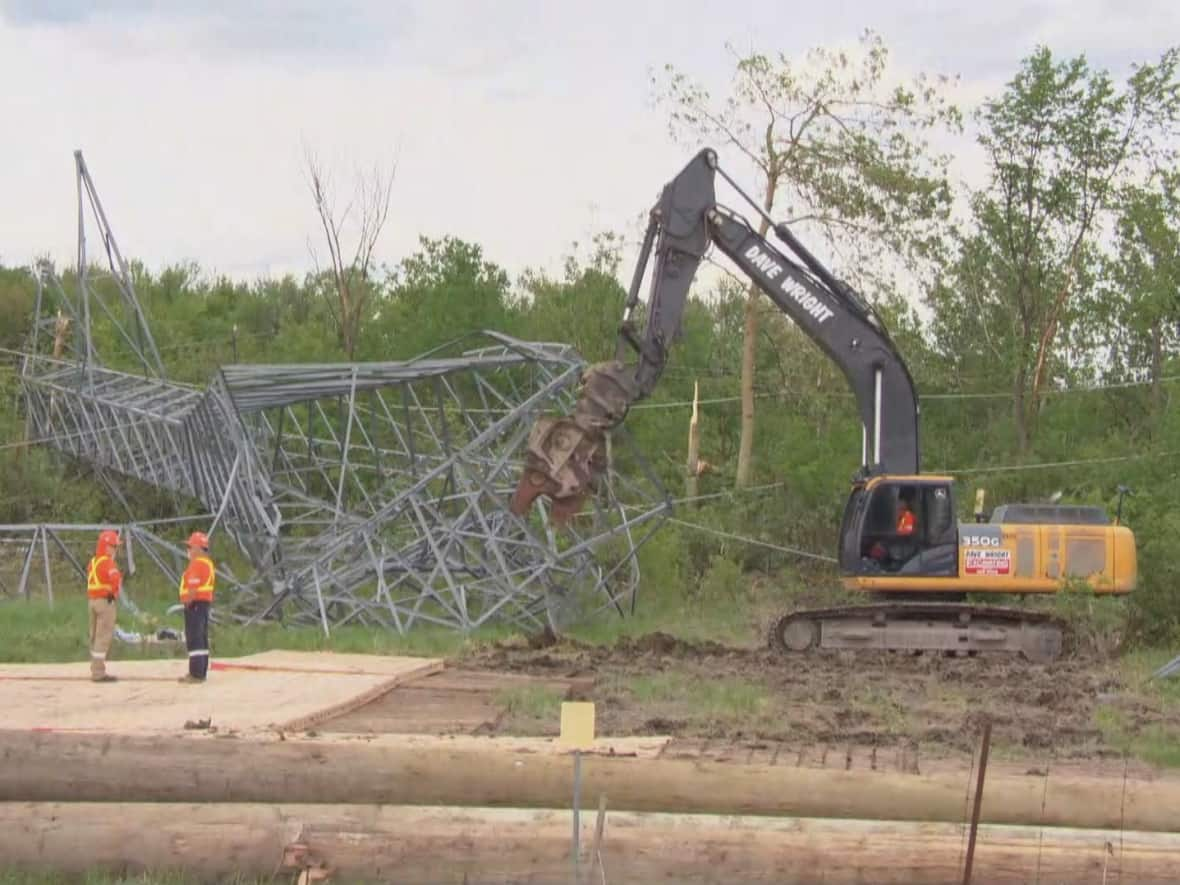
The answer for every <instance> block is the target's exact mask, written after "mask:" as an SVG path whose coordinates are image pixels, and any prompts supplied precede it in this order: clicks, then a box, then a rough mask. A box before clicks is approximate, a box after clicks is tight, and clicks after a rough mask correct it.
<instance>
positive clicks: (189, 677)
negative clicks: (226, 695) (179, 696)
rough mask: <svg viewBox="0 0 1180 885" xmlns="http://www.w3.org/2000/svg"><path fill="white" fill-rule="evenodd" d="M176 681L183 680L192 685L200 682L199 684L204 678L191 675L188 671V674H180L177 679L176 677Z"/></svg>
mask: <svg viewBox="0 0 1180 885" xmlns="http://www.w3.org/2000/svg"><path fill="white" fill-rule="evenodd" d="M176 681H177V682H184V683H188V684H190V685H192V684H196V685H200V684H201V683H202V682H204V681H205V680H204V679H200V678H198V677H196V676H193V675H192V674H191V673H190V674H188V675H187V676H181V677H180V678H179V679H177V680H176Z"/></svg>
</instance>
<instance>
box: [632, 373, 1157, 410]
mask: <svg viewBox="0 0 1180 885" xmlns="http://www.w3.org/2000/svg"><path fill="white" fill-rule="evenodd" d="M1173 381H1180V375H1166V376H1164V377H1162V378H1160V379H1159V383H1161V384H1169V383H1171V382H1173ZM1151 384H1152V382H1151V381H1119V382H1112V383H1110V384H1095V385H1092V386H1090V387H1068V388H1062V389H1058V390H1043V391H1041V395H1042V396H1061V395H1064V394H1070V393H1094V392H1101V391H1103V390H1123V389H1126V388H1130V387H1148V386H1150V385H1151ZM809 396H815V397H823V398H829V397H831V398H838V399H848V398H851V397H852V396H853V395H852V394H851V393H813V394H809ZM1014 396H1015V394H1013V393H1012V392H1010V391H1009V392H997V393H926V394H922V395H920V396H919V397H918V401H919V402H925V401H926V400H936V399H938V400H969V399H1012V398H1013V397H1014ZM788 398H789V396H788V394H785V393H779V392H763V393H755V394H754V399H788ZM741 399H742V398H741V397H740V396H719V397H711V398H709V399H702V400H698V401H697V402H698V405H702V406H704V405H719V404H722V403H736V402H741ZM692 402H693V401H692V400H690V399H685V400H671V401H668V402H648V403H636V404H635V405H633V406H632V407H631V409H632V411H634V410H636V409H675V408H682V407H686V406H691V405H692Z"/></svg>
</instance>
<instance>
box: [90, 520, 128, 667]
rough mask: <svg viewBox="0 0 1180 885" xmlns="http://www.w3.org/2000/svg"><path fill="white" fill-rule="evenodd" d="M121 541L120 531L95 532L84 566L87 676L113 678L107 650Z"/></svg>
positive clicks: (112, 631) (118, 582)
mask: <svg viewBox="0 0 1180 885" xmlns="http://www.w3.org/2000/svg"><path fill="white" fill-rule="evenodd" d="M121 543H122V542H121V541H120V540H119V533H118V532H114V531H111V530H110V529H106V530H104V531H101V532H99V533H98V543H97V544H95V546H94V556H93V557H91V559H90V565H89V566H88V567H87V569H86V600H87V603H88V605H89V607H90V678H91V679H93V680H94V681H95V682H115V681H116V680H115V677H114V676H111V675H110V674H109V673H107V652H108V651H110V649H111V640H112V639H113V638H114V636H115V620H116V611H117V609H118V599H119V591H120V590H121V589H122V587H123V575H122V573H121V572H120V571H119V567H118V566H117V565H116V564H115V551H116V550H117V549H118V547H119V546H120V544H121Z"/></svg>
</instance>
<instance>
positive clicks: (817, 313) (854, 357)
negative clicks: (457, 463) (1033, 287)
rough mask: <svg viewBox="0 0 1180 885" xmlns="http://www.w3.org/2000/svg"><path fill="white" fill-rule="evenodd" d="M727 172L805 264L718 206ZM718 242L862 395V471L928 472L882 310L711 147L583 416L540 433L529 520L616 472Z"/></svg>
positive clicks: (594, 372)
mask: <svg viewBox="0 0 1180 885" xmlns="http://www.w3.org/2000/svg"><path fill="white" fill-rule="evenodd" d="M718 175H720V176H722V177H723V178H724V179H725V180H726V181H727V182H728V183H729V184H730V185H732V186H733V188H734V189H735V190H736V191H737V192H738V193H739V194H740V195H741V196H742V197H743V198H744V199H745V200H746V201H747V202H748V203H749V204H750V205H751V206H753V208H754V209H755V211H756V212H758V213H759V215H761V216H762V217H763V218H764V219H765V221H766V223H767V226H768V228H769V229H772V230H773V231H774V233H775V236H776V237H777V238H778V239H779V240H780V241H781V242H782V243H783V244H784V245H785V246H786V247H787V251H789V252H790V253H791V254H792V255H793V256H794V258H791V257H788V255H787V254H786V253H785V252H784V251H782V250H780V249H778V248H776V247H775V246H773V245H772V244H771V243H769V242H768V241H767V240H766V239H765V237H763V236H762V235H761V234H759V233H758V231H757V230H755V229H754V228H753V227H751V225H750V224H749V223H748V222H747V221H746V220H745V219H744V218H742V216H740V215H739V214H737V213H736V212H733V211H732V210H730V209H727V208H726V207H724V206H722V205H720V204H718V203H717V201H716V196H715V188H716V179H717V176H718ZM710 246H716V248H717V249H718V250H720V251H721V252H723V253H724V254H725V255H727V256H728V257H729V258H730V259H731V260H732V261H733V262H734V264H735V265H737V267H738V268H740V269H741V271H742V272H743V273H745V274H746V276H748V277H749V278H750V279H751V280H752V281H753V282H754V284H755V285H757V286H758V287H759V288H760V289H761V290H762V291H763V292H765V293H766V295H767V296H768V297H769V298H770V300H771V301H772V302H773V303H774V304H775V306H776V307H778V308H779V310H781V311H782V312H783V313H784V314H786V315H787V316H788V317H790V318H791V319H792V320H793V321H794V322H795V323H796V324H797V325H798V326H799V327H800V328H801V329H802V330H803V331H804V332H805V333H806V334H807V335H808V336H809V337H810V338H811V339H812V340H813V341H815V343H816V344H817V345H819V347H820V348H821V349H822V350H823V352H824V353H825V354H827V356H828V357H829V358H830V359H831V360H833V361H834V362H835V363H836V364H837V365H838V366H839V367H840V369H841V370H842V371H843V373H844V375H845V377H846V378H847V380H848V383H849V385H850V386H851V387H852V390H853V392H854V394H855V396H856V400H857V405H858V409H859V412H860V416H861V422H862V425H863V428H864V436H863V439H864V442H863V447H862V457H861V473H862V476H870V475H874V474H878V473H890V474H908V475H913V474H916V473H918V470H919V457H918V401H917V395H916V393H915V389H914V383H913V379H912V378H911V376H910V373H909V370H908V369H907V368H906V365H905V362H904V361H903V360H902V358H901V355H900V354H899V353H898V351H897V348H896V347H895V346H894V344H893V342H892V340H891V339H890V337H889V335H888V333H887V331H886V330H885V328H884V326H883V325H882V323H881V322H880V320H879V318H878V317H877V315H876V314H875V313H874V311H873V310H872V308H871V307H870V306H869V305H868V304H867V303H866V302H865V301H864V300H863V299H861V298H860V296H859V295H857V293H856V292H854V291H853V290H852V289H851V288H850V287H849V286H847V285H845V284H844V283H842V282H841V281H840V280H838V279H836V278H835V277H834V276H833V275H832V274H831V272H830V271H829V270H828V269H827V268H826V267H824V266H823V264H822V263H820V262H819V260H818V259H816V258H815V256H813V255H812V254H811V253H810V252H809V251H807V249H806V248H804V246H803V244H802V243H800V242H799V240H798V239H797V238H796V237H795V236H794V234H792V233H791V231H790V230H789V229H788V228H787V226H786V225H785V224H782V223H775V222H774V221H773V219H771V218H770V217H769V216H767V215H766V214H765V213H764V212H763V211H762V209H761V208H760V207H759V206H758V204H757V203H756V202H755V201H754V200H752V199H751V198H750V197H749V196H748V195H747V194H746V193H744V192H743V191H742V190H741V188H740V187H738V186H737V184H736V183H735V182H734V181H733V180H732V179H731V178H730V177H729V176H728V175H727V174H726V173H725V172H724V171H723V170H722V169H721V168H720V167H719V165H718V163H717V155H716V153H715V152H713V151H712V150H709V149H705V150H702V151H701V152H700V153H698V154H697V155H696V156H695V157H694V158H693V159H692V161H691V162H689V163H688V165H687V166H685V167H684V169H682V170H681V171H680V173H679V174H678V175H677V176H676V177H675V178H673V179H672V180H671V181H670V182H668V184H667V185H665V187H664V189H663V191H662V193H661V195H660V199H659V202H658V203H657V204H656V206H655V207H654V208H653V209H652V211H651V215H650V221H649V224H648V228H647V232H646V234H645V237H644V241H643V246H642V247H641V250H640V256H639V260H638V262H637V264H636V268H635V273H634V276H633V278H632V281H631V287H630V291H629V293H628V297H627V302H626V306H625V312H624V316H623V321H622V324H621V325H620V328H619V342H618V348H617V350H616V353H615V359H614V360H612V361H608V362H605V363H599V364H596V365H593V366H590V367H589V368H588V369H587V370H586V372H585V373H584V374H583V377H582V385H581V388H580V390H579V396H578V400H577V403H576V405H575V408H574V411H573V414H572V415H570V416H568V417H563V418H552V417H546V418H542V419H541V420H540V421H539V422H538V423H537V424H536V425H535V427H534V428H533V432H532V433H531V435H530V437H529V442H528V448H527V452H526V460H525V470H524V475H523V476H522V478H521V480H520V483H519V484H518V486H517V488H516V492H515V494H514V495H513V500H512V509H513V511H514V512H516V513H517V514H523V513H525V512H527V511H528V510H529V508H530V507H531V506H532V504H533V502H534V501H535V500H536V498H537V497H540V496H545V497H547V498H549V499H550V500H551V501H552V502H553V506H552V517H553V519H554V521H555V522H558V523H560V522H564V521H565V520H567V519H569V518H570V517H571V516H572V515H573V514H575V513H576V512H577V511H578V510H579V509H580V508H581V505H582V503H583V501H584V500H585V498H586V496H587V495H588V494H589V493H590V492H591V491H592V489H593V488H594V486H595V483H596V481H597V479H598V477H599V476H600V475H601V473H602V472H603V471H604V470H605V468H606V460H605V447H604V442H605V435H606V434H607V433H608V432H609V431H610V430H611V429H613V428H614V427H616V426H617V425H618V424H620V423H621V422H622V421H623V420H624V419H625V418H626V415H627V411H628V409H629V408H630V406H631V405H632V404H633V403H635V402H636V401H638V400H641V399H643V398H645V397H647V396H648V395H650V394H651V392H652V390H653V389H654V388H655V386H656V384H657V383H658V382H659V379H660V376H661V374H662V373H663V370H664V367H665V366H666V365H667V362H668V356H669V351H670V348H671V346H672V344H673V343H674V342H675V341H676V339H677V338H678V337H679V334H680V328H681V321H682V318H683V315H684V308H685V305H686V303H687V300H688V293H689V289H690V287H691V285H692V282H693V279H694V277H695V276H696V273H697V269H698V268H699V266H700V263H701V261H702V259H703V258H704V256H705V253H706V251H707V250H708V249H709V247H710ZM649 263H651V264H652V266H653V271H652V278H651V285H650V290H649V295H648V300H647V304H646V308H647V309H646V311H645V316H644V317H643V327H642V328H639V327H638V324H637V322H636V320H637V316H636V314H637V310H638V308H639V307H640V290H641V288H642V283H643V279H644V276H645V274H646V270H647V266H648V264H649Z"/></svg>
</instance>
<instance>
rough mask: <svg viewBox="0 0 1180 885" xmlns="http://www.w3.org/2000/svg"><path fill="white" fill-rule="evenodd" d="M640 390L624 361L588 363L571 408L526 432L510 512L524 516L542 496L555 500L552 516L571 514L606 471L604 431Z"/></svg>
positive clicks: (618, 420) (623, 414)
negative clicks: (521, 461) (524, 449)
mask: <svg viewBox="0 0 1180 885" xmlns="http://www.w3.org/2000/svg"><path fill="white" fill-rule="evenodd" d="M638 396H639V390H638V387H637V386H636V383H635V379H634V377H633V374H632V372H631V370H628V369H627V367H626V366H624V365H623V364H622V363H620V362H616V361H610V362H605V363H596V364H594V365H592V366H590V367H589V368H587V369H586V371H585V372H583V373H582V379H581V384H580V386H579V388H578V400H577V403H576V404H575V405H574V411H573V414H572V415H569V416H568V417H561V418H553V417H548V416H547V417H544V418H541V419H539V420H538V421H537V423H536V425H534V427H533V429H532V432H531V433H530V434H529V439H528V443H527V448H526V452H525V465H524V473H523V475H522V476H521V478H520V481H519V482H518V483H517V485H516V491H515V492H514V493H513V495H512V503H511V509H512V512H513V513H515V514H516V515H518V516H523V515H524V514H525V513H527V512H528V511H529V509H530V508H531V507H532V506H533V502H534V501H536V499H537V498H539V497H542V496H544V497H547V498H549V499H550V500H551V501H552V502H553V503H552V510H551V512H550V513H551V519H552V520H553V522H555V523H556V524H558V525H561V524H563V523H565V522H568V521H569V520H570V519H572V518H573V517H574V516H575V515H576V514H577V513H578V511H580V510H581V509H582V505H583V504H584V503H585V501H586V498H588V497H589V496H590V495H591V494H592V493H593V492H594V491H596V489H597V485H598V479H599V477H601V476H602V474H603V473H605V472H606V469H607V466H608V465H607V459H606V434H607V433H609V432H610V431H611V430H612V429H613V428H614V427H616V426H617V425H618V424H620V423H621V422H622V421H623V419H624V418H625V417H626V416H627V410H628V409H629V408H630V406H631V403H633V402H634V401H635V400H636V399H637V398H638Z"/></svg>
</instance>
